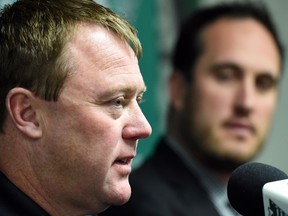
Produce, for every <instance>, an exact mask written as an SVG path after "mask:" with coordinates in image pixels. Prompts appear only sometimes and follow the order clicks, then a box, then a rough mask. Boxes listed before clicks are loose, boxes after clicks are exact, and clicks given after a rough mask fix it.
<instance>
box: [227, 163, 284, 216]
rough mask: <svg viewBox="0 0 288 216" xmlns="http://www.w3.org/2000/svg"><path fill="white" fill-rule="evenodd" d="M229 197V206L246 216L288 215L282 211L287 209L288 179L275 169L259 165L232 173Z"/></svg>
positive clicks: (248, 164) (254, 164) (240, 167)
mask: <svg viewBox="0 0 288 216" xmlns="http://www.w3.org/2000/svg"><path fill="white" fill-rule="evenodd" d="M280 180H284V182H283V181H280ZM269 183H271V184H272V183H273V184H272V187H271V186H270V185H271V184H269ZM227 193H228V199H229V202H230V204H231V205H232V206H233V208H234V209H235V210H236V211H238V212H239V213H240V214H242V215H244V216H264V215H275V216H276V215H283V216H284V215H287V212H286V213H285V211H283V207H284V208H285V210H286V208H288V176H287V174H286V173H284V172H283V171H281V170H279V169H277V168H275V167H273V166H270V165H267V164H262V163H257V162H253V163H246V164H243V165H241V166H239V167H238V168H237V169H235V170H234V171H233V172H232V175H231V177H230V179H229V181H228V186H227ZM274 198H275V200H274ZM275 202H276V203H277V204H278V203H280V204H279V205H280V206H281V207H282V209H281V208H278V206H277V204H275ZM274 211H278V213H279V212H281V214H278V213H276V214H273V212H274Z"/></svg>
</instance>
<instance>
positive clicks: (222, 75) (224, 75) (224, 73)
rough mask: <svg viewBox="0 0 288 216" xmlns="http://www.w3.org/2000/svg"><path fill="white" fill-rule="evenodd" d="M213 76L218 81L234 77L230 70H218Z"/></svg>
mask: <svg viewBox="0 0 288 216" xmlns="http://www.w3.org/2000/svg"><path fill="white" fill-rule="evenodd" d="M215 77H216V79H217V80H218V81H229V80H232V79H233V78H234V77H235V73H233V71H231V70H220V71H217V72H215Z"/></svg>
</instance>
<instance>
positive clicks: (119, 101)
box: [113, 97, 125, 107]
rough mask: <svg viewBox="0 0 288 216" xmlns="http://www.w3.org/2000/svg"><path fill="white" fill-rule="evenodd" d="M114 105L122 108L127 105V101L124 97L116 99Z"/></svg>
mask: <svg viewBox="0 0 288 216" xmlns="http://www.w3.org/2000/svg"><path fill="white" fill-rule="evenodd" d="M113 104H114V105H115V106H117V107H120V106H124V105H125V99H124V98H123V97H120V98H116V99H115V100H114V101H113Z"/></svg>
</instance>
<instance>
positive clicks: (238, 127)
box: [224, 121, 256, 135]
mask: <svg viewBox="0 0 288 216" xmlns="http://www.w3.org/2000/svg"><path fill="white" fill-rule="evenodd" d="M224 127H225V128H226V129H228V130H231V131H232V132H234V133H236V134H239V135H253V134H255V133H256V129H255V127H254V126H253V125H252V124H251V123H249V122H243V121H227V122H225V123H224Z"/></svg>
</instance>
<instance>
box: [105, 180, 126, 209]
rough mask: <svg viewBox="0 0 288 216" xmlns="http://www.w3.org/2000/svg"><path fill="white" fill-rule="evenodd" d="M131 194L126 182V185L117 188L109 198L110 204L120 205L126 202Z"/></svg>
mask: <svg viewBox="0 0 288 216" xmlns="http://www.w3.org/2000/svg"><path fill="white" fill-rule="evenodd" d="M130 196H131V187H130V184H129V183H127V186H124V187H121V188H119V189H118V190H117V192H116V193H114V194H113V196H112V197H111V199H110V202H111V205H116V206H120V205H123V204H125V203H126V202H128V200H129V199H130Z"/></svg>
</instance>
